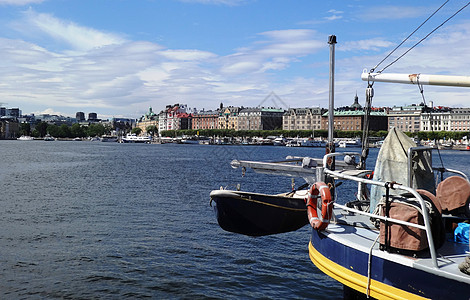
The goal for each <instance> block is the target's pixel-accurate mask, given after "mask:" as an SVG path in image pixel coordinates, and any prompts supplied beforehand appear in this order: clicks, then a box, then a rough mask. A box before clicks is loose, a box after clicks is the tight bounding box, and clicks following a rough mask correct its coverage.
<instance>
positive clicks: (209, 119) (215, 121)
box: [191, 110, 219, 130]
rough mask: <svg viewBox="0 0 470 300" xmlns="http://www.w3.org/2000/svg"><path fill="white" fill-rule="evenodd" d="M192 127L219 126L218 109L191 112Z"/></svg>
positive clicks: (207, 127) (213, 127)
mask: <svg viewBox="0 0 470 300" xmlns="http://www.w3.org/2000/svg"><path fill="white" fill-rule="evenodd" d="M191 128H192V129H195V130H197V129H217V128H219V112H218V111H212V110H208V111H204V110H202V111H199V112H195V113H193V117H192V122H191Z"/></svg>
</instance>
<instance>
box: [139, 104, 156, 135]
mask: <svg viewBox="0 0 470 300" xmlns="http://www.w3.org/2000/svg"><path fill="white" fill-rule="evenodd" d="M149 126H155V127H156V128H157V130H158V115H157V114H156V113H154V112H153V110H152V107H149V110H148V112H147V113H146V114H145V115H143V116H142V117H141V118H140V119H139V121H137V123H136V127H139V128H140V129H142V132H143V133H144V134H147V128H148V127H149Z"/></svg>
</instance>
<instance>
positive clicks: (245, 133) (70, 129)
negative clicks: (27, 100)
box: [20, 121, 470, 140]
mask: <svg viewBox="0 0 470 300" xmlns="http://www.w3.org/2000/svg"><path fill="white" fill-rule="evenodd" d="M111 130H112V128H111V126H109V125H108V126H105V125H103V124H99V123H98V124H90V125H88V126H84V125H80V124H78V123H75V124H73V125H66V124H62V125H55V124H49V123H47V122H42V121H41V122H39V123H37V124H36V126H35V127H34V129H33V130H31V125H30V124H29V123H21V124H20V135H29V136H33V137H45V136H46V135H48V134H49V135H51V136H53V137H57V138H76V137H79V138H83V137H95V136H102V135H104V134H110V133H111ZM146 131H147V132H148V133H149V134H150V135H155V134H157V133H158V128H157V127H156V126H148V127H147V128H146ZM131 132H132V133H135V134H137V135H139V134H141V132H142V130H141V129H140V128H138V127H136V128H133V129H132V130H131ZM387 134H388V131H385V130H380V131H370V132H369V136H370V137H376V138H384V137H386V136H387ZM405 134H407V135H408V136H410V137H413V138H417V139H419V140H442V139H447V140H450V139H453V140H461V139H462V138H463V137H464V136H469V135H470V132H461V131H419V132H405ZM183 135H188V136H196V135H199V136H207V137H212V136H219V137H221V136H227V137H263V138H266V137H268V136H281V135H282V136H283V137H286V138H296V137H301V138H307V137H312V136H314V137H321V138H327V137H328V131H327V130H323V129H320V130H315V131H312V130H233V129H184V130H164V131H162V132H161V136H168V137H177V136H183ZM334 137H337V138H356V137H362V131H360V130H358V131H341V130H335V132H334Z"/></svg>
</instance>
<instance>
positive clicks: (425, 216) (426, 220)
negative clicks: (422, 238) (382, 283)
mask: <svg viewBox="0 0 470 300" xmlns="http://www.w3.org/2000/svg"><path fill="white" fill-rule="evenodd" d="M339 155H354V152H343V153H339V152H336V153H330V154H327V155H325V156H324V157H323V162H326V161H327V160H328V158H330V157H333V156H339ZM355 155H357V153H355ZM325 165H326V164H325ZM324 172H325V174H329V175H332V176H335V177H337V178H343V179H347V180H352V181H356V182H360V183H365V184H374V185H378V186H381V187H386V186H387V185H388V184H389V183H387V182H382V181H376V180H370V179H365V178H357V177H355V176H350V175H347V174H344V173H341V172H336V171H332V170H329V169H327V168H325V169H324ZM391 188H392V189H398V190H403V191H406V192H409V193H411V194H412V195H413V196H414V197H415V198H416V199H417V200H418V201H419V204H420V205H421V209H422V213H423V219H424V230H425V231H426V236H427V239H428V244H429V252H430V254H431V259H432V263H433V266H434V267H435V268H438V267H439V266H438V264H437V255H436V249H435V248H434V240H433V238H432V232H431V222H430V220H429V215H428V210H427V209H426V204H425V202H424V200H423V198H422V197H421V195H420V194H418V192H416V190H414V189H412V188H410V187H407V186H403V185H399V184H394V185H393V186H391ZM335 205H336V204H335ZM356 213H358V214H363V215H366V216H367V215H369V213H367V212H362V211H359V210H357V211H356ZM374 217H377V216H376V215H374ZM379 219H382V218H379ZM387 221H390V222H393V223H398V224H402V225H408V226H412V227H417V226H416V224H413V223H409V222H405V221H400V220H397V219H393V218H387ZM397 221H398V222H397Z"/></svg>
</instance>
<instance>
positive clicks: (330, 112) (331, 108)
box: [326, 35, 336, 170]
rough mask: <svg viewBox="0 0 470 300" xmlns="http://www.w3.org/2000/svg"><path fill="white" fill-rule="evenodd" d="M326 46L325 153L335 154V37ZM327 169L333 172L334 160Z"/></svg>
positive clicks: (331, 36)
mask: <svg viewBox="0 0 470 300" xmlns="http://www.w3.org/2000/svg"><path fill="white" fill-rule="evenodd" d="M328 44H329V45H330V97H329V107H328V144H327V146H326V152H327V154H328V153H333V152H335V142H334V126H333V124H334V117H335V112H334V111H335V44H336V36H335V35H330V36H329V37H328ZM328 167H329V169H330V170H334V169H335V167H334V158H333V159H332V160H331V161H330V162H329V164H328Z"/></svg>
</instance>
